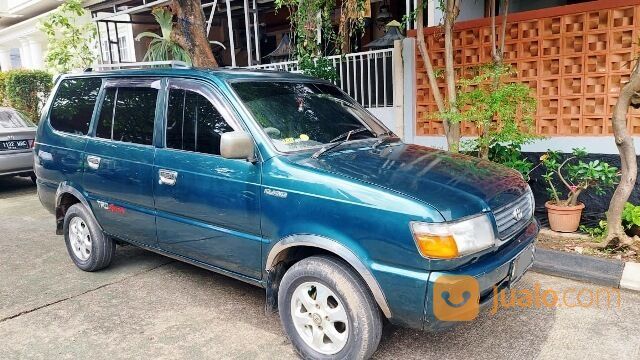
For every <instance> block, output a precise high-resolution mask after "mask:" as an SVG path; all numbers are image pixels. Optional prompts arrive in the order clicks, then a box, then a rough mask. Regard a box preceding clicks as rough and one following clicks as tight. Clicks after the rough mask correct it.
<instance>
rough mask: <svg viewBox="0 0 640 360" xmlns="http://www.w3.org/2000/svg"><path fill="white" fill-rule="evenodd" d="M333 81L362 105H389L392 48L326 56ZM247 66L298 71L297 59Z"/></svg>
mask: <svg viewBox="0 0 640 360" xmlns="http://www.w3.org/2000/svg"><path fill="white" fill-rule="evenodd" d="M328 59H329V60H330V61H331V62H332V64H333V67H334V68H335V69H336V73H337V75H338V76H337V80H336V81H335V82H334V83H335V84H336V86H339V87H340V88H341V89H342V90H344V92H346V93H347V94H349V96H351V97H352V98H354V99H355V100H356V101H358V102H359V103H360V104H362V105H363V106H365V107H369V108H375V107H392V106H393V80H394V79H393V48H391V49H382V50H372V51H365V52H359V53H351V54H346V55H335V56H329V57H328ZM248 68H250V69H264V70H279V71H288V72H299V71H300V69H299V68H298V62H297V61H284V62H279V63H273V64H262V65H253V66H249V67H248Z"/></svg>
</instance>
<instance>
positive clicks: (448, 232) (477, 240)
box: [411, 214, 495, 259]
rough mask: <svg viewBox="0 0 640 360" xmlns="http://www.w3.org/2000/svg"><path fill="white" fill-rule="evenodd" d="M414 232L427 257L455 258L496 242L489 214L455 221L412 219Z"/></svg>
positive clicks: (414, 236)
mask: <svg viewBox="0 0 640 360" xmlns="http://www.w3.org/2000/svg"><path fill="white" fill-rule="evenodd" d="M411 232H412V233H413V238H414V239H415V241H416V246H417V247H418V251H419V252H420V254H421V255H422V256H424V257H426V258H434V259H453V258H457V257H461V256H465V255H469V254H473V253H476V252H478V251H482V250H484V249H487V248H490V247H492V246H493V245H494V244H495V234H494V233H493V225H492V224H491V220H490V219H489V216H488V215H487V214H482V215H479V216H475V217H472V218H467V219H464V220H460V221H454V222H443V223H425V222H412V223H411Z"/></svg>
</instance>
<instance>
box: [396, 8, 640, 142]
mask: <svg viewBox="0 0 640 360" xmlns="http://www.w3.org/2000/svg"><path fill="white" fill-rule="evenodd" d="M497 22H498V24H500V23H501V20H500V19H498V21H497ZM498 33H499V29H498ZM409 35H410V36H415V31H414V32H413V34H412V33H411V32H410V34H409ZM425 38H426V40H427V47H428V50H429V54H430V56H431V60H432V62H433V66H434V67H435V68H440V69H443V68H444V35H443V33H442V31H441V29H440V28H437V27H436V28H428V29H425ZM639 39H640V4H638V1H637V0H635V1H631V0H608V1H607V0H602V1H593V2H588V3H582V4H576V5H568V6H561V7H554V8H548V9H542V10H535V11H528V12H522V13H514V14H511V15H509V17H508V23H507V31H506V36H505V53H504V59H505V62H506V63H508V64H511V65H512V66H513V68H514V69H515V70H516V72H517V76H516V77H515V79H514V80H515V81H520V82H523V83H525V84H527V85H529V86H530V87H531V89H532V90H533V92H534V93H535V96H536V98H537V100H538V110H537V114H536V131H537V132H538V133H539V134H541V135H545V136H558V135H561V136H574V135H575V136H580V135H589V136H593V135H610V134H611V133H612V129H611V110H612V108H613V106H614V105H615V103H616V100H617V98H618V94H619V93H620V88H621V84H624V83H625V82H626V81H628V79H629V74H630V72H631V66H632V64H633V59H634V58H636V57H638V56H639V55H640V46H639V45H638V41H639ZM490 43H491V28H490V20H489V19H480V20H473V21H466V22H461V23H458V24H457V25H456V28H455V37H454V49H455V54H454V62H455V69H456V73H457V75H458V76H460V75H461V74H469V70H470V69H471V68H472V67H474V66H477V65H479V64H482V63H487V62H490V61H491V44H490ZM416 54H417V55H416V56H417V59H416V92H417V96H416V105H417V106H416V122H417V124H416V135H442V134H444V130H443V127H442V121H441V120H440V119H438V118H437V117H435V116H434V115H433V114H435V113H436V112H437V110H438V109H437V106H436V104H435V101H434V99H433V95H432V94H431V89H430V88H429V82H428V79H427V75H426V72H425V71H424V65H423V61H422V57H421V56H420V52H419V51H417V50H416ZM439 87H440V88H441V90H442V92H443V94H444V93H445V91H444V89H445V84H444V80H443V79H440V80H439ZM628 126H629V130H630V131H631V133H633V134H635V135H640V111H638V110H630V115H629V119H628ZM462 128H463V133H464V134H465V135H473V134H475V128H474V127H473V126H472V125H470V124H463V126H462Z"/></svg>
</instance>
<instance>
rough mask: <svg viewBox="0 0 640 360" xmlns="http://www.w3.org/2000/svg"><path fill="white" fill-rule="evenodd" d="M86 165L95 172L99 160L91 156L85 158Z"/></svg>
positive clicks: (98, 165)
mask: <svg viewBox="0 0 640 360" xmlns="http://www.w3.org/2000/svg"><path fill="white" fill-rule="evenodd" d="M87 165H89V167H90V168H92V169H93V170H96V169H97V168H99V167H100V158H99V157H97V156H93V155H89V156H87Z"/></svg>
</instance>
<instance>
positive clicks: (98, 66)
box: [84, 60, 191, 72]
mask: <svg viewBox="0 0 640 360" xmlns="http://www.w3.org/2000/svg"><path fill="white" fill-rule="evenodd" d="M159 65H169V66H170V67H172V68H174V69H188V68H191V65H189V64H187V63H186V62H184V61H177V60H167V61H145V62H127V63H115V64H95V65H93V66H91V67H89V68H86V69H85V70H84V71H85V72H90V71H96V70H99V69H123V68H144V67H153V66H159Z"/></svg>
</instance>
